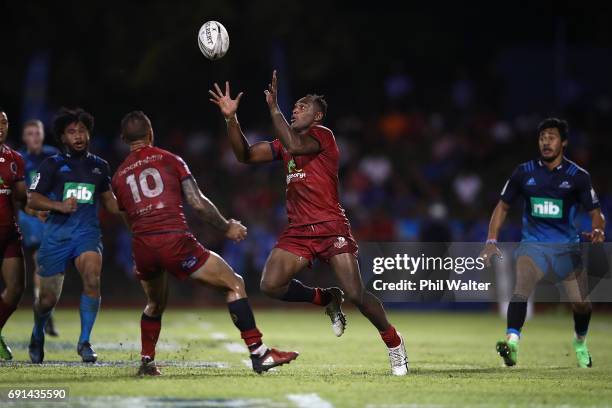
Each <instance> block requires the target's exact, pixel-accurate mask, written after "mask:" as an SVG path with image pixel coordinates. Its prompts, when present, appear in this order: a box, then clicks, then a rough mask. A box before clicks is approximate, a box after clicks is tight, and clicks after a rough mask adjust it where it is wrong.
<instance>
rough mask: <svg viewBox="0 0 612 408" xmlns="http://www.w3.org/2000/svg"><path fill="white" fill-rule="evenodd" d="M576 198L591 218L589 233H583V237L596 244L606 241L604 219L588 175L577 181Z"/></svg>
mask: <svg viewBox="0 0 612 408" xmlns="http://www.w3.org/2000/svg"><path fill="white" fill-rule="evenodd" d="M578 188H579V191H578V196H579V200H580V204H581V205H582V207H583V208H584V209H585V210H586V211H588V212H589V215H590V216H591V232H585V233H583V235H584V236H585V237H586V238H587V239H588V240H589V241H591V242H593V243H598V242H604V241H605V240H606V234H605V232H604V231H605V229H606V219H605V217H604V215H603V213H602V212H601V208H600V206H599V198H597V194H596V193H595V190H594V189H593V185H592V184H591V176H590V175H589V174H588V173H585V174H584V175H582V177H580V178H579V181H578Z"/></svg>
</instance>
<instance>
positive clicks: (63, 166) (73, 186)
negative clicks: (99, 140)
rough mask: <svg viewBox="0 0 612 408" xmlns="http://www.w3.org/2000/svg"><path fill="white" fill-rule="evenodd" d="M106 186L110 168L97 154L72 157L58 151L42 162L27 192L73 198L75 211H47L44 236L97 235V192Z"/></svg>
mask: <svg viewBox="0 0 612 408" xmlns="http://www.w3.org/2000/svg"><path fill="white" fill-rule="evenodd" d="M109 189H110V169H109V166H108V163H107V162H106V161H105V160H103V159H101V158H100V157H98V156H96V155H93V154H91V153H86V154H85V155H83V156H80V157H73V156H72V155H70V154H68V153H62V154H58V155H55V156H52V157H49V158H48V159H46V160H45V161H43V162H42V163H41V164H40V166H39V168H38V172H37V173H36V177H35V178H34V180H33V182H32V185H30V191H34V192H36V193H39V194H42V195H45V196H47V197H48V198H49V199H51V200H55V201H63V200H65V199H67V198H70V197H75V198H76V199H77V204H78V205H77V210H76V212H74V213H72V214H62V213H58V212H51V214H50V215H49V218H48V219H47V222H46V223H45V239H46V238H48V237H49V236H50V235H53V238H54V239H68V238H74V237H78V236H81V235H83V234H90V233H93V234H98V235H99V234H100V223H99V220H98V210H99V203H100V194H102V193H104V192H106V191H108V190H109Z"/></svg>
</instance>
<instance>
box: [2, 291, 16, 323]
mask: <svg viewBox="0 0 612 408" xmlns="http://www.w3.org/2000/svg"><path fill="white" fill-rule="evenodd" d="M15 309H17V306H10V305H7V304H6V303H4V301H3V300H2V298H1V297H0V330H2V328H3V327H4V324H5V323H6V321H7V320H8V318H9V317H11V315H12V314H13V312H14V311H15Z"/></svg>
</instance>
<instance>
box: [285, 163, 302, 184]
mask: <svg viewBox="0 0 612 408" xmlns="http://www.w3.org/2000/svg"><path fill="white" fill-rule="evenodd" d="M305 178H306V173H304V170H302V169H298V168H297V164H295V160H294V159H293V158H291V160H289V162H288V163H287V184H289V183H291V181H292V180H295V179H297V180H301V179H305Z"/></svg>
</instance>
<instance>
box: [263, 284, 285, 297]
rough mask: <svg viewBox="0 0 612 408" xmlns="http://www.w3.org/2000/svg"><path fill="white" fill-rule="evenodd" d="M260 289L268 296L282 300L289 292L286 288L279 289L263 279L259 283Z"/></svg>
mask: <svg viewBox="0 0 612 408" xmlns="http://www.w3.org/2000/svg"><path fill="white" fill-rule="evenodd" d="M259 289H260V290H261V291H262V292H263V293H265V294H266V295H267V296H270V297H272V298H275V299H280V298H282V297H283V295H284V294H285V292H286V291H287V290H286V288H283V287H279V286H278V285H275V284H274V283H273V282H270V281H267V280H265V279H262V280H261V282H260V283H259Z"/></svg>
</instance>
